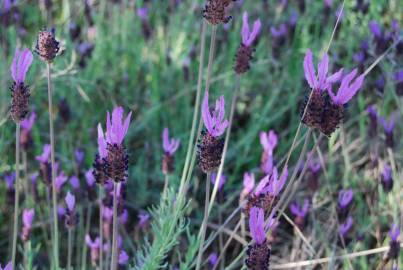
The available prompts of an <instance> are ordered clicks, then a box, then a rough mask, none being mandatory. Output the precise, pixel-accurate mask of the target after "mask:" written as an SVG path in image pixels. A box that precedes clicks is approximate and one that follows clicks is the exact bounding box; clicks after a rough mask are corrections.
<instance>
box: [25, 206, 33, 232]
mask: <svg viewBox="0 0 403 270" xmlns="http://www.w3.org/2000/svg"><path fill="white" fill-rule="evenodd" d="M34 217H35V209H33V208H31V209H24V211H23V212H22V223H23V224H24V227H26V228H31V227H32V221H33V219H34Z"/></svg>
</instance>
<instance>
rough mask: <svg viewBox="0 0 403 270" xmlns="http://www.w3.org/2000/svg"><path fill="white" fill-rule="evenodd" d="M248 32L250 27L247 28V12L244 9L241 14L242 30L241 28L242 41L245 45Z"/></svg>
mask: <svg viewBox="0 0 403 270" xmlns="http://www.w3.org/2000/svg"><path fill="white" fill-rule="evenodd" d="M249 34H250V29H249V22H248V12H246V11H245V12H244V13H243V16H242V30H241V36H242V43H243V44H244V45H246V43H247V42H248V38H249ZM246 46H247V45H246Z"/></svg>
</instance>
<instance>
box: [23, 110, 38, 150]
mask: <svg viewBox="0 0 403 270" xmlns="http://www.w3.org/2000/svg"><path fill="white" fill-rule="evenodd" d="M35 119H36V113H35V112H32V113H31V115H30V116H29V117H28V118H25V119H23V120H22V121H21V128H22V130H21V135H20V144H21V147H22V148H23V149H24V150H25V151H27V149H28V147H29V146H30V145H32V138H31V129H32V127H33V125H34V123H35Z"/></svg>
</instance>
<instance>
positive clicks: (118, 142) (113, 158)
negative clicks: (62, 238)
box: [98, 107, 132, 270]
mask: <svg viewBox="0 0 403 270" xmlns="http://www.w3.org/2000/svg"><path fill="white" fill-rule="evenodd" d="M131 114H132V113H131V112H130V113H129V114H128V115H127V117H126V118H125V119H124V117H123V108H122V107H116V108H114V109H113V111H112V117H111V116H110V114H109V112H108V113H107V117H106V133H105V136H101V137H98V140H99V141H101V144H103V147H104V149H106V157H104V158H103V162H104V165H103V172H104V174H105V175H106V176H107V177H108V178H110V179H111V180H112V181H113V183H114V184H113V234H112V260H111V270H115V269H116V268H117V263H118V253H117V252H118V250H117V231H118V228H117V227H118V216H117V215H118V213H117V212H118V211H117V207H118V189H119V190H120V186H121V182H124V181H126V179H127V177H128V174H127V169H128V155H127V153H126V149H125V147H124V145H123V140H124V138H125V136H126V134H127V131H128V129H129V124H130V117H131ZM101 131H102V128H101Z"/></svg>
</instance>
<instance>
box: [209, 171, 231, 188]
mask: <svg viewBox="0 0 403 270" xmlns="http://www.w3.org/2000/svg"><path fill="white" fill-rule="evenodd" d="M216 180H217V174H216V173H212V174H211V183H212V184H213V185H215V182H216ZM226 181H227V177H226V176H225V175H223V174H222V175H221V177H220V181H219V182H218V191H222V188H223V187H224V184H225V182H226Z"/></svg>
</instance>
